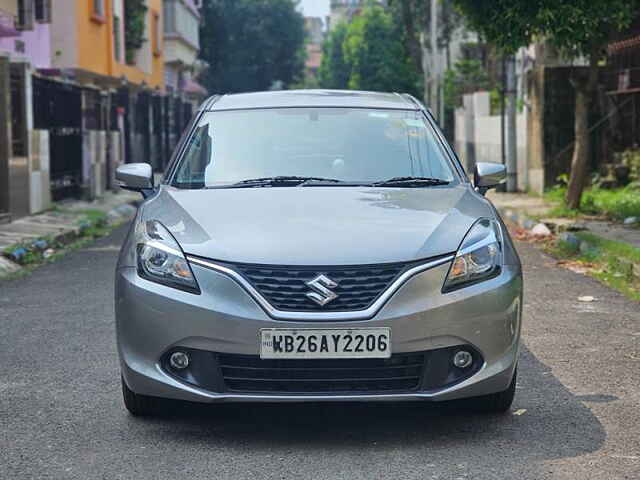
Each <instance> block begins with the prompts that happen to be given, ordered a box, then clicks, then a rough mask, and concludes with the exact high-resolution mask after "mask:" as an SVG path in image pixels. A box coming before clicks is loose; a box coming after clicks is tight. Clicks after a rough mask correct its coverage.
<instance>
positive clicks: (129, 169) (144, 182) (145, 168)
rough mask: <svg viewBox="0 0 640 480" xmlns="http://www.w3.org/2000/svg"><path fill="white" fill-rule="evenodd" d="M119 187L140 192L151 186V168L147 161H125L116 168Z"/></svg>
mask: <svg viewBox="0 0 640 480" xmlns="http://www.w3.org/2000/svg"><path fill="white" fill-rule="evenodd" d="M116 180H118V181H119V182H120V188H124V189H125V190H133V191H136V192H140V191H142V190H149V189H152V188H153V169H152V168H151V165H149V164H148V163H127V164H125V165H120V166H119V167H118V168H117V169H116Z"/></svg>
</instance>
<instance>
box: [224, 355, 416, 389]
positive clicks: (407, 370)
mask: <svg viewBox="0 0 640 480" xmlns="http://www.w3.org/2000/svg"><path fill="white" fill-rule="evenodd" d="M424 364H425V354H424V353H422V352H420V353H411V354H396V355H392V356H391V358H387V359H347V360H338V359H326V360H324V359H323V360H262V359H260V357H258V356H251V355H236V354H218V365H219V368H220V371H221V373H222V377H223V379H224V383H225V387H226V390H227V391H231V392H246V393H248V392H252V393H260V392H264V393H267V392H268V393H287V394H288V393H302V394H307V393H308V394H312V393H327V392H333V393H339V392H348V393H356V394H357V393H372V392H406V391H412V390H417V389H418V387H419V386H420V382H421V379H422V375H423V370H424Z"/></svg>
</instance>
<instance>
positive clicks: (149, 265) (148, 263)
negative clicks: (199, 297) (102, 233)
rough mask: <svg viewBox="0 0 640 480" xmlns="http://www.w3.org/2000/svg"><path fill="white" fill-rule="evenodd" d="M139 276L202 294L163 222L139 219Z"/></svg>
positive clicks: (137, 238) (179, 249)
mask: <svg viewBox="0 0 640 480" xmlns="http://www.w3.org/2000/svg"><path fill="white" fill-rule="evenodd" d="M136 245H137V246H136V249H137V254H138V275H140V276H141V277H142V278H145V279H147V280H151V281H152V282H157V283H161V284H163V285H167V286H169V287H174V288H178V289H180V290H185V291H187V292H191V293H198V294H199V293H200V289H199V288H198V284H197V282H196V279H195V277H194V276H193V272H192V271H191V267H190V266H189V263H188V262H187V259H186V258H185V257H184V254H183V253H182V249H181V248H180V245H178V242H176V240H175V239H174V238H173V235H171V233H169V230H167V229H166V228H165V227H164V226H163V225H162V224H161V223H160V222H158V221H156V220H150V221H147V222H140V223H139V224H138V225H137V227H136Z"/></svg>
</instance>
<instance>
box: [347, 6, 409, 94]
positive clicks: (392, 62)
mask: <svg viewBox="0 0 640 480" xmlns="http://www.w3.org/2000/svg"><path fill="white" fill-rule="evenodd" d="M343 49H344V56H345V59H346V62H347V63H348V64H349V65H350V68H351V75H350V78H349V88H351V89H357V90H373V91H403V92H409V93H413V94H416V93H417V85H418V74H417V70H416V68H415V66H414V64H413V62H412V60H411V59H410V58H409V57H408V55H407V53H406V52H405V49H404V45H403V43H402V36H401V31H400V30H399V27H398V25H396V24H395V22H394V21H393V16H392V15H391V14H390V13H389V12H387V11H385V9H384V8H382V7H380V6H378V5H375V4H368V5H367V6H366V7H365V8H364V10H363V11H362V13H361V14H360V15H359V16H357V17H356V18H355V19H354V20H353V22H352V23H351V24H350V25H349V29H348V32H347V37H346V39H345V41H344V46H343Z"/></svg>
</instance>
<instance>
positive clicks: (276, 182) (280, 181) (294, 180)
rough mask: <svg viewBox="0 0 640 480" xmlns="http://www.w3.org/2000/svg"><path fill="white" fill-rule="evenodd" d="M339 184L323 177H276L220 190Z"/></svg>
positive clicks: (227, 186) (225, 186) (339, 181)
mask: <svg viewBox="0 0 640 480" xmlns="http://www.w3.org/2000/svg"><path fill="white" fill-rule="evenodd" d="M311 181H313V182H327V183H341V180H337V179H335V178H323V177H299V176H296V175H280V176H277V177H263V178H248V179H246V180H241V181H239V182H236V183H232V184H231V185H222V186H221V187H220V188H247V187H271V186H297V185H302V184H305V183H306V182H311Z"/></svg>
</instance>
